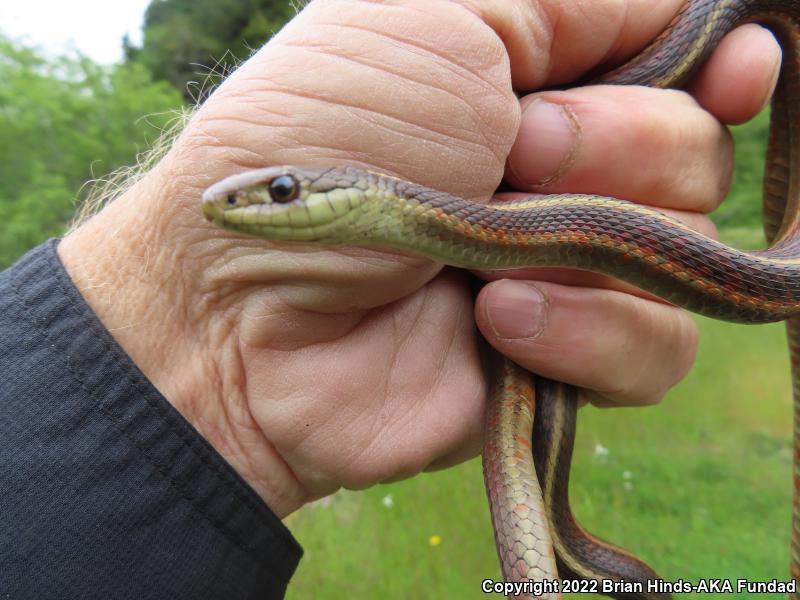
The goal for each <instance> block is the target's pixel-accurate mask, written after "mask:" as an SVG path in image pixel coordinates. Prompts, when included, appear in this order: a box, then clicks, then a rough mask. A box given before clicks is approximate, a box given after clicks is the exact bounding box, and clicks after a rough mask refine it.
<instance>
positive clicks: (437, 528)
mask: <svg viewBox="0 0 800 600" xmlns="http://www.w3.org/2000/svg"><path fill="white" fill-rule="evenodd" d="M0 14H2V19H1V20H0V268H2V267H5V266H8V265H9V264H11V263H12V262H13V261H14V260H15V259H16V258H17V257H19V256H20V255H21V254H23V253H24V252H25V251H27V250H28V249H30V248H31V247H33V246H35V245H36V244H38V243H40V242H42V241H44V240H45V239H47V238H49V237H53V236H59V235H61V234H62V233H63V231H64V230H65V227H66V226H67V224H68V223H69V221H70V219H71V217H72V215H73V214H74V212H75V210H76V208H77V207H78V206H79V205H80V203H81V201H82V199H83V198H85V196H86V194H87V193H88V190H89V189H91V188H90V186H88V187H87V186H86V185H85V184H86V182H87V181H89V180H93V179H103V178H104V177H106V176H107V175H108V174H109V173H111V172H113V171H114V170H115V169H118V168H120V167H124V166H126V165H133V164H135V163H136V160H137V155H139V154H140V153H142V152H144V151H145V150H147V148H148V147H149V146H150V145H151V144H152V143H153V142H154V141H155V140H156V139H157V138H158V136H159V134H160V133H161V131H162V130H163V129H164V128H165V127H167V126H168V125H169V123H171V122H173V121H174V119H175V118H176V115H179V114H180V111H181V110H182V109H183V108H185V107H188V106H191V105H194V104H195V103H196V102H198V101H202V99H203V98H204V97H206V96H207V95H208V93H210V92H211V91H212V90H213V89H214V87H215V85H217V84H218V83H219V81H220V79H221V78H222V77H223V76H224V74H225V73H226V72H228V71H229V70H230V69H231V68H233V66H234V65H235V64H236V63H237V62H238V61H241V60H243V59H246V58H247V57H248V56H249V55H250V54H251V52H252V51H254V50H255V49H258V48H259V47H260V46H261V45H262V44H263V43H264V42H266V41H267V40H268V39H269V37H270V36H271V35H272V34H273V33H275V32H276V31H277V30H278V29H280V27H281V26H282V24H283V23H284V22H286V21H287V20H288V19H290V18H291V16H292V15H293V14H294V8H293V7H292V5H291V4H290V2H288V1H286V0H152V1H148V0H126V1H125V2H118V3H110V2H105V1H103V0H73V1H72V2H68V3H65V2H60V1H57V0H25V1H23V0H3V3H2V10H1V12H0ZM767 127H768V115H767V114H766V112H765V113H764V114H762V115H760V116H759V117H758V118H757V119H756V120H755V121H753V122H752V123H748V124H746V125H743V126H741V127H737V128H734V135H735V138H736V147H737V170H736V174H735V181H734V185H733V189H732V191H731V194H730V197H729V199H728V200H727V201H726V203H725V204H724V205H723V206H722V208H721V209H720V210H719V211H718V212H717V213H716V214H715V215H714V220H715V221H716V223H717V224H718V226H719V227H720V232H721V235H722V237H723V239H724V240H725V241H727V242H729V243H732V244H733V245H736V246H739V247H745V248H756V247H760V246H761V245H763V237H762V235H761V230H760V199H759V195H760V179H761V173H762V170H763V157H764V146H765V138H766V130H767ZM698 322H699V324H700V328H701V352H700V356H699V358H698V363H697V366H696V367H695V369H694V370H693V371H692V373H691V375H690V376H689V377H688V378H687V380H686V381H685V382H683V383H682V384H681V385H680V386H679V387H678V388H677V389H675V390H674V391H673V392H672V393H671V394H670V396H669V397H668V398H667V399H666V400H665V401H664V402H663V403H662V405H660V406H658V407H653V408H647V409H640V410H631V409H628V410H611V411H601V410H597V409H593V408H587V409H584V410H582V411H581V415H580V420H579V431H578V441H577V447H576V451H575V467H574V475H573V485H572V494H571V495H572V499H573V504H574V508H575V511H576V513H577V514H578V516H579V518H580V519H581V520H582V521H583V522H584V523H585V524H586V525H587V527H589V528H590V529H591V530H592V531H594V532H595V533H596V534H598V535H600V536H601V537H605V538H608V539H610V540H613V541H615V542H617V543H619V544H621V545H624V546H626V547H628V548H630V549H632V550H634V551H635V552H636V553H639V554H641V555H642V556H643V557H645V558H646V559H647V560H648V561H649V562H650V563H651V564H652V565H653V566H654V567H655V568H656V570H657V571H659V572H660V573H661V574H662V576H664V577H665V578H666V579H668V580H678V579H681V578H683V579H685V580H697V579H699V578H732V579H736V578H740V577H742V578H749V579H751V580H770V579H772V578H777V579H779V580H784V579H786V578H787V569H788V560H789V559H788V543H789V532H790V515H791V508H790V506H791V498H790V496H791V487H792V486H791V461H792V449H791V431H790V430H791V388H790V382H789V373H788V368H789V367H788V359H787V357H786V351H785V342H784V340H783V333H782V327H781V326H780V325H770V326H758V327H755V326H751V327H748V326H735V325H730V324H724V323H716V322H712V321H709V320H706V319H698ZM287 524H288V526H289V527H290V529H291V530H292V531H293V533H294V534H295V535H296V536H297V538H298V539H299V541H300V542H301V543H302V544H303V546H304V548H305V550H306V556H305V558H304V559H303V560H302V562H301V565H300V568H299V571H298V573H297V575H296V576H295V578H294V579H293V582H292V585H291V586H290V588H289V598H295V599H299V598H309V597H311V598H340V597H345V596H346V597H353V598H368V597H381V598H408V597H414V598H451V597H452V598H455V597H458V598H482V597H484V595H483V594H482V593H481V592H480V582H481V580H482V579H484V578H486V577H491V578H495V579H499V578H500V575H499V570H498V567H497V559H496V556H495V551H494V548H493V541H492V533H491V527H490V524H489V516H488V510H487V507H486V500H485V497H484V492H483V489H482V476H481V472H480V463H479V461H477V460H473V461H471V462H469V463H467V464H465V465H463V466H461V467H458V468H456V469H451V470H449V471H447V472H444V473H432V474H425V475H422V476H420V477H417V478H415V479H413V480H411V481H406V482H401V483H397V484H391V485H385V486H378V487H375V488H373V489H371V490H367V491H365V492H358V493H356V492H347V491H344V492H340V493H338V494H336V495H334V496H332V497H330V498H327V499H324V500H322V501H319V502H317V503H315V504H313V505H311V506H310V507H307V508H305V509H303V510H301V511H299V512H298V513H296V514H294V515H292V516H290V517H289V518H288V520H287Z"/></svg>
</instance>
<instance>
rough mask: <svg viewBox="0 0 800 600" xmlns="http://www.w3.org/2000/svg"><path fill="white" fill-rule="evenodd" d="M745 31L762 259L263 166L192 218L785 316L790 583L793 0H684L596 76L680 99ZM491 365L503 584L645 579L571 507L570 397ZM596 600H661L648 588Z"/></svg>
mask: <svg viewBox="0 0 800 600" xmlns="http://www.w3.org/2000/svg"><path fill="white" fill-rule="evenodd" d="M746 22H758V23H761V24H763V25H765V26H766V27H768V28H769V29H770V30H771V31H772V32H773V33H774V34H775V36H776V38H777V39H778V41H779V42H780V44H781V46H782V49H783V63H782V67H781V75H780V79H779V82H778V87H777V90H776V92H775V94H774V96H773V99H772V112H771V124H770V125H771V126H770V135H769V150H768V154H767V167H766V172H765V177H764V184H763V215H764V230H765V232H766V237H767V241H768V243H769V248H768V249H767V250H764V251H756V252H743V251H739V250H736V249H732V248H729V247H727V246H725V245H723V244H721V243H719V242H716V241H714V240H712V239H710V238H707V237H705V236H703V235H701V234H699V233H697V232H695V231H693V230H691V229H690V228H689V227H687V226H685V225H683V224H681V223H679V222H678V221H676V220H674V219H671V218H669V217H667V216H664V215H663V214H661V213H659V212H658V211H655V210H652V209H650V208H647V207H644V206H639V205H635V204H632V203H629V202H625V201H622V200H616V199H613V198H606V197H599V196H590V195H577V194H560V195H551V196H544V197H537V198H531V199H522V200H516V201H513V202H508V203H502V204H499V203H498V204H491V205H485V204H478V203H471V202H467V201H465V200H463V199H461V198H457V197H454V196H451V195H449V194H446V193H443V192H440V191H436V190H432V189H429V188H425V187H423V186H420V185H416V184H414V183H411V182H408V181H404V180H401V179H397V178H395V177H390V176H388V175H384V174H380V173H374V172H371V171H367V170H362V169H358V168H354V167H347V166H334V167H330V166H325V167H318V166H309V167H306V166H273V167H267V168H265V169H260V170H255V171H250V172H245V173H241V174H238V175H234V176H231V177H229V178H227V179H225V180H223V181H221V182H219V183H217V184H215V185H214V186H212V187H211V188H209V189H208V190H207V191H206V193H205V194H204V196H203V211H204V213H205V215H206V217H207V218H208V219H209V220H211V221H213V222H215V223H217V224H219V225H221V226H224V227H226V228H229V229H233V230H236V231H239V232H242V233H247V234H252V235H256V236H261V237H264V238H268V239H271V240H278V241H300V242H305V243H309V242H313V243H320V244H329V245H331V244H332V245H348V244H349V245H367V246H376V247H382V248H391V249H398V250H401V251H405V252H409V253H412V254H417V255H423V256H426V257H429V258H431V259H433V260H436V261H440V262H442V263H445V264H448V265H453V266H456V267H463V268H477V269H508V268H512V267H523V266H559V267H573V268H578V269H585V270H591V271H596V272H600V273H605V274H607V275H611V276H613V277H617V278H619V279H622V280H624V281H626V282H629V283H631V284H634V285H636V286H638V287H640V288H642V289H644V290H647V291H649V292H651V293H654V294H656V295H658V296H660V297H661V298H663V299H665V300H668V301H670V302H672V303H674V304H677V305H679V306H682V307H684V308H686V309H688V310H691V311H694V312H696V313H699V314H702V315H706V316H709V317H714V318H717V319H724V320H729V321H736V322H741V323H758V322H768V321H782V320H785V321H786V322H787V328H788V337H789V348H790V353H791V364H792V369H793V393H794V405H795V417H794V440H795V468H794V483H795V494H794V503H793V504H794V506H793V523H792V542H791V544H792V545H791V576H792V577H793V578H794V579H795V580H797V579H798V577H800V500H799V499H798V486H799V485H800V468H799V467H798V460H799V459H798V457H800V408H799V407H800V317H798V315H800V231H799V228H800V205H799V203H800V188H798V185H800V181H798V178H800V169H798V168H797V166H796V165H797V164H798V162H800V112H798V111H800V88H799V87H798V86H800V41H799V40H800V0H689V1H688V2H687V3H686V4H685V5H684V7H683V8H682V10H681V11H680V13H679V14H678V15H677V16H676V17H675V18H674V20H673V21H672V22H671V23H670V25H669V26H668V27H667V29H666V30H665V31H664V32H663V33H662V34H661V35H660V36H659V37H658V38H657V39H656V40H655V41H654V42H653V43H652V44H651V45H650V46H649V47H647V48H646V49H645V50H643V51H642V52H641V53H640V54H639V55H638V56H637V57H635V58H634V59H632V60H631V61H630V62H629V63H627V64H625V65H623V66H622V67H620V68H618V69H616V70H614V71H612V72H610V73H608V74H606V75H605V76H603V77H602V78H600V80H599V81H601V82H604V83H611V84H627V85H647V86H652V87H661V88H666V87H672V88H679V87H681V86H682V85H683V84H685V83H686V82H687V81H688V79H689V78H690V77H691V76H692V74H693V73H694V72H695V71H696V69H697V68H698V66H699V65H701V64H702V63H703V61H704V60H705V59H706V58H707V57H708V55H709V53H710V52H711V51H712V50H713V48H714V47H715V46H716V44H717V43H718V41H719V40H720V39H721V38H722V37H723V36H724V35H725V34H726V33H727V32H729V31H730V30H731V29H732V28H734V27H736V26H738V25H740V24H743V23H746ZM491 362H492V368H491V372H492V384H491V398H490V401H489V406H488V408H487V417H486V441H485V447H484V473H485V479H486V487H487V493H488V496H489V501H490V506H491V513H492V520H493V523H494V526H495V538H496V541H497V547H498V553H499V556H500V560H501V564H502V567H503V574H504V577H505V578H506V581H510V582H526V581H530V580H533V581H546V580H553V579H556V578H557V577H559V576H560V577H561V578H562V579H569V580H586V581H615V582H619V581H627V582H643V583H644V582H647V581H648V580H654V579H657V578H658V576H657V575H656V574H655V573H654V572H653V571H652V570H651V569H650V568H649V567H648V566H647V565H645V564H644V563H643V562H641V561H640V560H639V559H637V558H636V557H634V556H633V555H631V554H629V553H628V552H626V551H624V550H622V549H620V548H617V547H614V546H612V545H610V544H608V543H606V542H603V541H601V540H598V539H597V538H594V537H593V536H591V535H590V534H589V533H588V532H586V531H585V530H584V529H583V528H582V527H581V526H580V525H579V524H578V523H577V522H576V520H575V519H574V518H573V516H572V513H571V512H570V508H569V499H568V478H569V464H570V459H571V453H572V442H573V440H574V434H575V415H576V410H577V394H578V392H577V390H575V389H574V388H572V387H571V386H568V385H566V384H563V383H558V382H554V381H550V380H547V379H544V378H541V377H536V378H533V376H531V375H530V374H528V373H527V372H525V371H524V370H523V369H521V368H520V367H518V366H517V365H515V364H514V363H513V362H511V361H509V360H507V359H504V358H501V357H498V356H495V357H494V358H493V360H492V361H491ZM559 595H560V594H559V592H558V591H555V590H554V591H552V592H548V593H545V594H543V595H542V596H537V597H549V598H556V597H559ZM609 595H611V596H613V597H616V598H632V599H642V598H649V599H663V598H669V597H671V595H670V594H669V592H668V591H661V590H655V591H653V590H649V589H648V587H647V586H644V591H642V592H641V593H640V592H639V591H636V590H634V591H621V592H616V593H611V594H609ZM519 597H533V596H532V595H531V594H529V593H520V594H519Z"/></svg>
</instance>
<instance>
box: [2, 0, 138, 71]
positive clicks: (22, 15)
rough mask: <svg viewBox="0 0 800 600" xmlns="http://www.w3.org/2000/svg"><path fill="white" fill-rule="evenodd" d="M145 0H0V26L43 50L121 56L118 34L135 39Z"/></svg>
mask: <svg viewBox="0 0 800 600" xmlns="http://www.w3.org/2000/svg"><path fill="white" fill-rule="evenodd" d="M149 3H150V0H0V30H2V31H3V33H4V34H6V35H9V36H11V37H12V38H15V39H18V40H21V41H22V42H23V43H24V44H25V45H26V46H39V47H41V48H43V49H44V50H45V51H46V52H47V53H48V54H61V53H64V52H66V51H68V50H69V49H70V48H77V49H78V50H80V51H81V52H82V53H83V54H86V55H88V56H89V57H90V58H92V59H94V60H95V61H96V62H99V63H104V64H109V63H113V62H116V61H118V60H120V59H121V58H122V36H123V35H125V33H126V32H127V33H128V34H129V35H130V37H131V40H132V41H133V42H134V43H135V44H137V45H138V44H139V43H140V42H141V25H142V18H143V16H144V10H145V8H147V5H148V4H149Z"/></svg>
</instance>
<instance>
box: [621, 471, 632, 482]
mask: <svg viewBox="0 0 800 600" xmlns="http://www.w3.org/2000/svg"><path fill="white" fill-rule="evenodd" d="M622 478H623V479H624V480H626V481H629V480H631V479H633V473H631V472H630V471H623V472H622Z"/></svg>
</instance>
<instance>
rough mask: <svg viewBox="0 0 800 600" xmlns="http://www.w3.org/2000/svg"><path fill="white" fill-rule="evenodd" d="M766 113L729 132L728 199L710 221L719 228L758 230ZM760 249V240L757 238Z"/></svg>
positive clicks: (759, 227) (767, 121) (766, 121)
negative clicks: (732, 155) (732, 165)
mask: <svg viewBox="0 0 800 600" xmlns="http://www.w3.org/2000/svg"><path fill="white" fill-rule="evenodd" d="M768 130H769V111H768V110H765V111H763V112H762V113H761V114H760V115H758V117H756V118H755V119H753V120H752V121H750V122H748V123H745V124H744V125H739V126H737V127H734V128H733V137H734V140H735V142H736V170H735V171H734V174H733V185H732V186H731V191H730V193H729V194H728V198H727V199H726V200H725V202H724V203H723V204H722V206H721V207H720V208H719V210H717V211H716V212H715V213H714V214H713V215H712V218H713V219H714V222H715V223H716V224H717V226H719V227H720V228H731V227H735V228H737V229H738V228H749V229H750V230H760V229H761V179H762V177H763V175H764V157H765V156H766V144H767V132H768ZM758 241H759V243H760V244H761V245H762V246H763V244H764V241H763V236H759V237H758Z"/></svg>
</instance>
